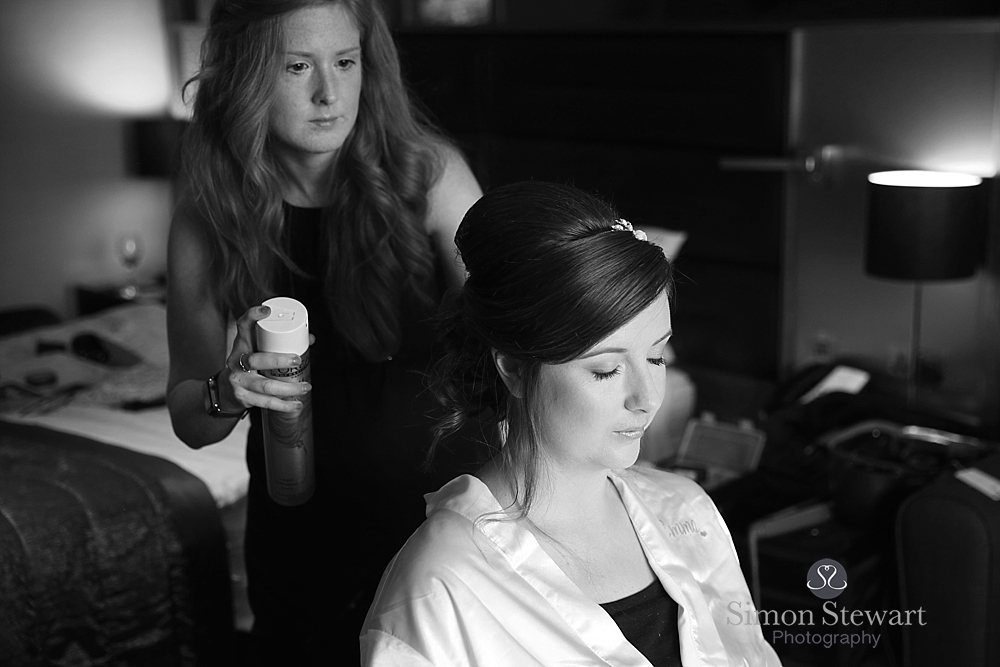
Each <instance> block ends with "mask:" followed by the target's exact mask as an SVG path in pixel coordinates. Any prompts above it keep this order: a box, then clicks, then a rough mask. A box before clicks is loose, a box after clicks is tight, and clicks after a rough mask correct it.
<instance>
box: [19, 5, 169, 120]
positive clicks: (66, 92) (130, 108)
mask: <svg viewBox="0 0 1000 667" xmlns="http://www.w3.org/2000/svg"><path fill="white" fill-rule="evenodd" d="M27 4H28V3H25V5H27ZM31 10H32V11H31V12H30V13H28V12H25V13H23V14H22V15H21V16H18V17H17V18H18V22H19V24H20V26H21V28H20V29H19V30H18V31H16V32H12V33H11V35H10V36H11V38H12V40H13V41H15V42H17V43H16V44H10V45H8V46H9V47H10V48H11V53H13V54H15V57H16V58H17V59H18V60H22V59H23V62H24V63H25V64H30V66H31V67H30V68H25V69H24V71H25V72H27V73H29V74H30V79H28V80H27V81H28V82H29V83H30V85H32V86H33V87H35V88H38V89H40V91H41V92H44V94H45V95H46V96H48V97H51V98H56V99H61V100H63V101H65V102H68V103H70V104H73V105H77V106H82V107H89V108H92V109H97V110H101V111H105V112H110V113H114V114H121V115H151V114H158V113H162V112H163V111H165V110H166V108H167V106H168V103H169V100H170V95H171V85H172V84H171V77H170V65H169V50H168V47H167V40H166V32H165V30H164V19H163V16H162V13H161V10H160V7H159V4H158V2H156V1H155V0H90V1H89V2H58V3H53V2H46V3H38V6H37V7H36V6H34V3H32V6H31Z"/></svg>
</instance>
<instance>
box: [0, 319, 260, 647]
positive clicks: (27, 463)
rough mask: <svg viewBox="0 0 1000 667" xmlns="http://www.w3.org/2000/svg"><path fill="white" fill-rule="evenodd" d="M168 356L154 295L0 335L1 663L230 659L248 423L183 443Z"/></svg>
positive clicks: (241, 611) (239, 592)
mask: <svg viewBox="0 0 1000 667" xmlns="http://www.w3.org/2000/svg"><path fill="white" fill-rule="evenodd" d="M95 336H96V337H97V338H96V339H97V340H99V341H100V342H101V344H102V345H101V346H99V348H98V349H96V350H95V349H94V347H93V345H91V346H89V347H88V346H86V345H82V344H81V341H83V342H86V341H88V340H89V341H90V342H91V343H93V341H94V340H95V338H94V337H95ZM81 354H83V355H84V356H85V357H87V358H82V357H81ZM102 354H103V355H104V356H103V357H102V356H101V355H102ZM95 359H99V361H98V360H95ZM167 367H168V355H167V345H166V311H165V308H164V307H163V306H162V305H160V304H151V305H127V306H123V307H119V308H114V309H111V310H107V311H103V312H101V313H99V314H97V315H94V316H91V317H86V318H78V319H74V320H72V321H69V322H66V323H61V324H56V325H51V326H46V327H43V328H36V329H33V330H30V331H27V332H23V333H19V334H14V335H10V336H6V337H3V338H0V599H2V600H3V601H4V604H3V605H0V664H3V665H36V664H129V665H211V664H228V662H229V661H230V660H231V657H232V655H233V651H234V650H235V648H234V647H235V644H234V632H233V630H234V628H246V627H248V626H249V622H250V617H249V613H248V605H247V603H246V595H245V577H243V576H242V573H243V567H242V529H243V528H242V527H243V512H244V507H245V503H244V502H243V499H244V497H245V494H246V489H247V484H248V473H247V470H246V464H245V462H244V459H243V450H244V442H245V438H246V429H247V424H246V423H245V422H244V423H240V424H239V425H237V427H236V429H235V430H234V432H233V433H232V434H231V435H230V436H229V437H228V438H227V439H226V440H224V441H223V442H220V443H217V444H216V445H214V446H212V447H207V448H204V449H202V450H192V449H190V448H188V447H187V446H185V445H184V444H183V443H181V442H180V441H179V440H178V439H177V438H176V437H175V436H174V434H173V431H172V428H171V426H170V419H169V415H168V414H167V409H166V407H165V406H164V392H165V387H166V373H167Z"/></svg>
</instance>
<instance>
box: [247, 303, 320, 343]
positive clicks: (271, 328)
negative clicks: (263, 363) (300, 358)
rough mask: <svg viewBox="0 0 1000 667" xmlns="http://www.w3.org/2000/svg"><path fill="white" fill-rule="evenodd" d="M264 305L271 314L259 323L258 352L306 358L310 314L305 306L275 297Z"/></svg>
mask: <svg viewBox="0 0 1000 667" xmlns="http://www.w3.org/2000/svg"><path fill="white" fill-rule="evenodd" d="M263 305H265V306H268V307H269V308H270V309H271V314H270V315H268V316H267V317H265V318H264V319H262V320H258V321H257V349H258V350H260V351H261V352H285V353H288V354H303V353H304V352H305V351H306V350H308V349H309V312H308V311H307V310H306V307H305V306H303V305H302V304H301V303H300V302H298V301H296V300H295V299H292V298H290V297H287V296H276V297H274V298H273V299H268V300H267V301H265V302H264V304H263Z"/></svg>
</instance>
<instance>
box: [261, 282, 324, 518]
mask: <svg viewBox="0 0 1000 667" xmlns="http://www.w3.org/2000/svg"><path fill="white" fill-rule="evenodd" d="M264 305H265V306H268V307H270V309H271V314H270V315H268V316H267V317H266V318H264V319H263V320H259V321H258V322H257V350H258V351H260V352H282V353H288V354H297V355H299V357H300V358H301V359H302V362H301V363H300V364H299V365H298V366H295V367H293V368H272V369H267V370H259V371H257V372H258V373H260V374H261V375H263V376H265V377H268V378H271V379H273V380H280V381H282V382H308V381H309V377H310V369H309V313H308V312H307V311H306V307H305V306H303V305H302V304H301V303H299V302H298V301H296V300H295V299H290V298H288V297H282V296H279V297H275V298H273V299H268V300H267V301H265V302H264ZM299 400H300V401H302V410H300V411H298V412H277V411H274V410H262V411H261V414H262V416H263V422H264V462H265V468H266V470H267V491H268V493H269V494H270V496H271V498H272V499H273V500H274V501H275V502H276V503H278V504H280V505H288V506H293V505H301V504H302V503H304V502H306V501H307V500H309V499H310V498H311V497H312V495H313V492H314V491H315V490H316V477H315V471H314V468H313V425H312V396H311V394H305V395H304V396H302V397H301V398H300V399H299Z"/></svg>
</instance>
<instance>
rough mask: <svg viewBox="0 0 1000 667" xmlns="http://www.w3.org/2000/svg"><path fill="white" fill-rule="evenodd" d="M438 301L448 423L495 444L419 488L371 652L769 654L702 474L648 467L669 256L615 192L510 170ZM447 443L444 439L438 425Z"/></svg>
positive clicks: (439, 367) (620, 660)
mask: <svg viewBox="0 0 1000 667" xmlns="http://www.w3.org/2000/svg"><path fill="white" fill-rule="evenodd" d="M455 240H456V243H457V246H458V248H459V250H460V252H461V255H462V259H463V260H464V262H465V266H466V269H467V271H468V279H467V280H466V282H465V285H464V287H463V288H461V290H460V291H459V292H457V293H456V294H454V295H453V297H452V299H451V301H450V303H449V304H448V305H447V306H446V313H445V315H444V318H445V319H444V334H443V350H442V356H441V357H440V359H439V360H438V362H437V364H436V366H435V369H434V376H433V388H434V390H435V391H436V393H437V394H438V396H439V397H440V398H441V400H442V401H443V402H444V404H445V406H446V407H447V409H448V411H449V412H448V415H447V417H446V418H445V419H444V420H443V421H442V423H441V425H440V430H439V434H438V435H439V437H440V438H442V439H443V438H446V437H447V436H448V435H449V434H451V433H452V432H454V431H456V430H458V429H459V428H461V427H462V426H463V424H464V423H465V422H466V420H468V419H470V418H476V419H479V420H480V421H482V422H483V423H485V424H488V425H489V424H490V422H491V421H492V422H493V424H492V428H490V429H489V433H484V437H486V438H488V439H491V440H492V442H491V443H490V444H491V445H492V446H493V451H494V454H493V457H492V459H491V460H490V461H489V462H488V463H487V464H486V466H485V467H483V468H482V469H481V470H480V471H479V472H478V473H477V474H476V475H475V476H471V475H464V476H461V477H458V478H456V479H454V480H453V481H451V482H449V483H448V484H447V485H445V486H444V487H443V488H442V489H441V490H440V491H438V492H436V493H434V494H430V495H428V496H427V520H426V521H425V522H424V524H423V525H422V526H421V527H420V528H419V529H418V530H417V531H416V532H415V533H414V534H413V536H412V537H411V538H410V539H409V540H408V541H407V542H406V544H405V545H404V546H403V548H402V549H401V550H400V551H399V553H398V554H397V555H396V557H395V559H394V560H393V561H392V562H391V563H390V565H389V567H388V568H387V569H386V571H385V574H384V576H383V578H382V582H381V584H380V586H379V590H378V593H377V594H376V597H375V602H374V604H373V605H372V607H371V609H370V610H369V613H368V617H367V619H366V621H365V624H364V627H363V629H362V633H361V638H360V639H361V650H362V662H363V664H365V665H373V666H377V667H381V666H384V665H442V666H443V665H449V666H450V665H477V666H484V667H485V666H492V665H496V666H498V667H499V666H503V667H513V666H516V667H526V666H529V665H621V666H625V665H629V666H631V665H637V666H638V665H646V666H648V665H656V666H661V665H686V666H692V665H778V664H780V663H779V661H778V658H777V656H776V654H775V653H774V651H773V649H772V648H771V647H770V646H769V645H768V644H767V643H766V642H765V641H764V638H763V636H762V634H761V631H760V626H759V625H750V624H739V625H735V624H731V623H727V619H729V618H731V614H729V612H728V607H727V606H728V605H729V604H730V603H731V602H737V603H739V604H740V605H741V609H746V608H747V607H748V606H749V605H750V593H749V591H748V590H747V585H746V582H745V580H744V578H743V574H742V572H741V571H740V566H739V563H738V561H737V557H736V552H735V550H734V548H733V544H732V540H731V538H730V535H729V531H728V530H727V528H726V525H725V523H724V522H723V520H722V517H721V516H720V515H719V513H718V511H717V510H716V508H715V506H714V505H713V503H712V501H711V500H710V499H709V497H708V496H707V495H706V494H705V492H704V491H702V489H701V488H700V487H699V486H697V485H696V484H695V483H694V482H692V481H690V480H688V479H685V478H683V477H680V476H677V475H674V474H671V473H668V472H664V471H659V470H656V469H654V468H652V467H648V466H637V465H635V463H636V457H637V455H638V453H639V442H640V439H641V438H642V436H643V431H644V430H645V429H646V427H647V426H648V425H649V424H650V422H651V421H652V420H653V417H654V415H655V414H656V411H657V409H658V408H659V407H660V403H661V401H662V400H663V395H664V391H665V384H666V380H665V375H664V373H665V371H664V357H663V355H664V350H665V348H666V345H667V341H668V340H669V339H670V336H671V333H672V324H671V317H670V306H671V300H672V294H673V283H672V277H671V265H670V263H669V262H668V261H667V259H666V257H665V256H664V254H663V252H662V251H661V249H660V248H659V247H658V246H656V245H654V244H652V243H650V242H648V241H647V240H646V237H645V235H644V234H643V233H642V232H641V231H639V230H633V228H632V226H631V225H630V224H629V223H628V222H626V221H624V220H621V219H619V218H618V216H617V214H616V213H615V212H614V210H613V209H612V208H611V207H610V206H608V205H607V204H605V203H603V202H601V201H599V200H597V199H595V198H594V197H591V196H589V195H587V194H584V193H582V192H580V191H579V190H576V189H574V188H572V187H569V186H563V185H555V184H547V183H538V182H531V183H519V184H514V185H510V186H506V187H502V188H498V189H496V190H493V191H492V192H490V193H488V194H486V195H485V196H484V197H483V198H482V199H480V200H479V201H478V202H477V203H476V204H474V205H473V206H472V208H471V209H470V210H469V211H468V213H467V214H466V216H465V219H464V220H463V222H462V224H461V226H460V227H459V230H458V233H457V235H456V237H455ZM439 442H440V440H439Z"/></svg>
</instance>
